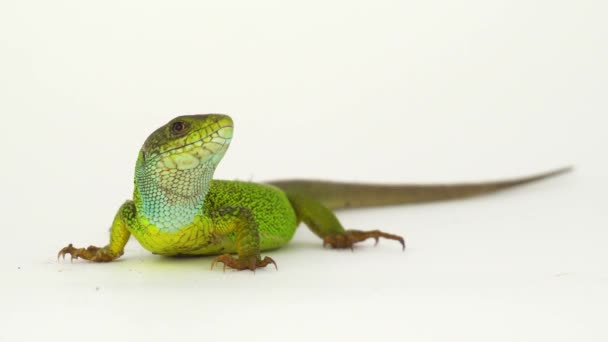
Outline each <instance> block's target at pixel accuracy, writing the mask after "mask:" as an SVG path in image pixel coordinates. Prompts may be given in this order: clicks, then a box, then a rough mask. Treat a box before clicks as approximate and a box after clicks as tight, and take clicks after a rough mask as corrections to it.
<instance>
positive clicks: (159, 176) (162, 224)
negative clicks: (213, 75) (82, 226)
mask: <svg viewBox="0 0 608 342" xmlns="http://www.w3.org/2000/svg"><path fill="white" fill-rule="evenodd" d="M232 129H233V122H232V119H230V117H229V116H227V115H221V114H205V115H187V116H179V117H177V118H175V119H173V120H171V121H170V122H169V123H167V124H166V125H164V126H162V127H160V128H159V129H157V130H156V131H154V133H152V134H151V135H150V136H149V137H148V139H146V142H145V143H144V146H143V147H142V149H141V152H140V154H139V158H138V160H137V166H136V170H135V194H134V197H135V199H136V205H137V207H138V208H137V211H138V215H144V216H145V217H146V218H147V219H148V220H149V221H150V223H152V224H154V225H155V226H157V227H158V228H159V229H160V230H164V231H175V230H177V229H179V228H180V227H183V226H184V225H187V224H189V223H191V222H192V220H193V218H194V216H195V215H196V214H198V213H200V211H201V210H202V207H203V202H204V201H205V196H206V195H207V191H208V189H209V182H210V181H211V179H212V177H213V172H214V171H215V168H216V166H217V164H218V163H219V162H220V160H221V159H222V157H223V156H224V153H225V152H226V150H227V149H228V146H229V144H230V141H231V139H232Z"/></svg>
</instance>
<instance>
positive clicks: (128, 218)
mask: <svg viewBox="0 0 608 342" xmlns="http://www.w3.org/2000/svg"><path fill="white" fill-rule="evenodd" d="M134 217H135V204H133V201H127V202H125V203H124V204H123V205H122V206H121V207H120V209H119V210H118V213H117V214H116V216H115V217H114V221H113V222H112V228H111V229H110V243H109V244H107V245H106V246H105V247H101V248H100V247H96V246H89V247H88V248H75V247H74V246H72V244H69V245H68V246H67V247H64V248H62V249H61V250H60V251H59V253H58V254H57V258H60V257H63V258H64V259H65V256H66V254H69V255H70V256H71V259H72V260H74V259H78V258H82V259H85V260H89V261H95V262H109V261H113V260H116V259H118V258H119V257H120V256H121V255H122V254H123V253H124V248H125V245H126V244H127V241H129V237H130V236H131V233H130V232H129V223H130V222H131V224H133V222H135V221H134V219H133V218H134Z"/></svg>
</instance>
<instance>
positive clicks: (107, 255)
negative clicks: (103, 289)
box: [57, 244, 122, 262]
mask: <svg viewBox="0 0 608 342" xmlns="http://www.w3.org/2000/svg"><path fill="white" fill-rule="evenodd" d="M66 254H69V255H70V261H71V262H73V261H74V259H79V258H82V259H85V260H89V261H96V262H108V261H112V260H114V259H116V258H118V257H119V256H121V255H122V253H120V254H119V255H116V254H114V253H112V252H110V250H109V249H108V248H106V247H103V248H99V247H95V246H89V247H88V248H86V249H85V248H74V246H73V245H72V244H69V245H68V246H67V247H64V248H62V249H61V250H60V251H59V253H57V260H59V258H63V260H65V256H66Z"/></svg>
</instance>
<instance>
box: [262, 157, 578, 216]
mask: <svg viewBox="0 0 608 342" xmlns="http://www.w3.org/2000/svg"><path fill="white" fill-rule="evenodd" d="M571 170H572V167H564V168H561V169H557V170H554V171H550V172H545V173H541V174H538V175H533V176H528V177H522V178H516V179H511V180H503V181H494V182H481V183H461V184H396V185H387V184H358V183H340V182H328V181H312V180H285V181H273V182H268V184H271V185H274V186H276V187H278V188H280V189H282V190H283V191H285V192H286V193H288V194H296V195H299V196H305V197H309V198H312V199H315V200H317V201H319V202H321V203H322V204H323V205H325V206H326V207H328V208H330V209H342V208H362V207H377V206H387V205H395V204H411V203H424V202H434V201H446V200H452V199H459V198H466V197H473V196H478V195H483V194H488V193H492V192H496V191H500V190H504V189H508V188H512V187H515V186H519V185H523V184H527V183H532V182H536V181H539V180H541V179H545V178H549V177H554V176H558V175H561V174H563V173H567V172H569V171H571Z"/></svg>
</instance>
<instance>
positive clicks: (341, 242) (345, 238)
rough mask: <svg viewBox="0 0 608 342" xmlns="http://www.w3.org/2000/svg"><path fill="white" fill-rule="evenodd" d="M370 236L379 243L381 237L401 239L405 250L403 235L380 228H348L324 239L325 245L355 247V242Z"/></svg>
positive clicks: (400, 241)
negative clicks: (385, 231) (366, 229)
mask: <svg viewBox="0 0 608 342" xmlns="http://www.w3.org/2000/svg"><path fill="white" fill-rule="evenodd" d="M370 238H373V239H375V240H376V244H378V240H379V239H380V238H384V239H389V240H395V241H399V243H401V246H402V247H403V250H405V241H404V240H403V238H402V237H401V236H399V235H393V234H388V233H384V232H381V231H379V230H368V231H364V230H347V231H345V232H344V233H341V234H336V235H329V236H326V237H325V238H324V239H323V246H324V247H325V246H331V247H333V248H350V249H353V245H354V244H355V243H357V242H361V241H365V240H367V239H370Z"/></svg>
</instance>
